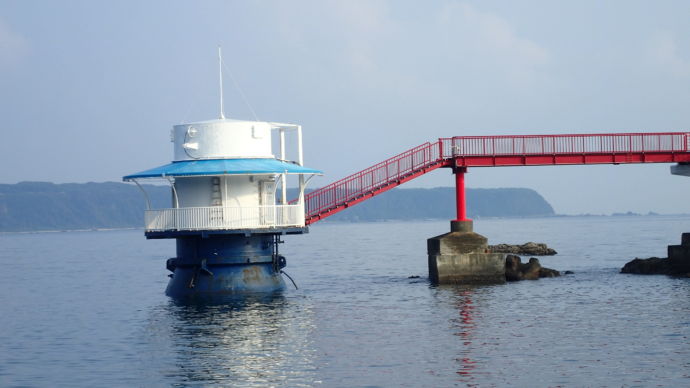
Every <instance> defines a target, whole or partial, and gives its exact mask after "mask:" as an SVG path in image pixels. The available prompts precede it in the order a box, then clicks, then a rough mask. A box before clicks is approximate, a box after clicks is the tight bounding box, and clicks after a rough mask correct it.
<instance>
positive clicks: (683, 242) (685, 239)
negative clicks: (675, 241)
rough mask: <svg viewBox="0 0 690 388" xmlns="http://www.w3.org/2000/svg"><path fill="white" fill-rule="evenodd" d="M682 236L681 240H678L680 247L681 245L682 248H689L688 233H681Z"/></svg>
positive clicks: (689, 238) (689, 237) (689, 234)
mask: <svg viewBox="0 0 690 388" xmlns="http://www.w3.org/2000/svg"><path fill="white" fill-rule="evenodd" d="M682 236H683V237H681V239H680V241H681V242H680V245H683V246H686V247H687V246H690V233H683V235H682Z"/></svg>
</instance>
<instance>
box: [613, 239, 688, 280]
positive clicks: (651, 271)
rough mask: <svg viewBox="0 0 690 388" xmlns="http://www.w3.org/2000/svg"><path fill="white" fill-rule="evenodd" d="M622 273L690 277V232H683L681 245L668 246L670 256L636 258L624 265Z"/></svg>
mask: <svg viewBox="0 0 690 388" xmlns="http://www.w3.org/2000/svg"><path fill="white" fill-rule="evenodd" d="M621 273H632V274H641V275H671V276H684V277H690V233H683V236H682V238H681V244H680V245H669V246H668V258H666V257H663V258H660V257H650V258H649V259H639V258H635V259H634V260H632V261H629V262H628V263H626V264H625V266H623V268H622V269H621Z"/></svg>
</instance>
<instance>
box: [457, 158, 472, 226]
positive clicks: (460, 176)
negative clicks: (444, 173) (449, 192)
mask: <svg viewBox="0 0 690 388" xmlns="http://www.w3.org/2000/svg"><path fill="white" fill-rule="evenodd" d="M466 173H467V167H455V168H454V169H453V174H455V208H456V213H457V218H456V219H455V221H472V220H470V219H468V218H467V200H466V196H465V174H466Z"/></svg>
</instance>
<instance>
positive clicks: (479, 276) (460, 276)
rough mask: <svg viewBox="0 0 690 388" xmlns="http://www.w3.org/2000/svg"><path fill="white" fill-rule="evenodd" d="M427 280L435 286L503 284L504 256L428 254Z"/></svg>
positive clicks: (492, 254)
mask: <svg viewBox="0 0 690 388" xmlns="http://www.w3.org/2000/svg"><path fill="white" fill-rule="evenodd" d="M429 278H430V279H431V281H432V282H433V283H436V284H497V283H499V284H500V283H505V281H506V274H505V255H504V254H502V253H458V254H437V255H431V254H430V255H429Z"/></svg>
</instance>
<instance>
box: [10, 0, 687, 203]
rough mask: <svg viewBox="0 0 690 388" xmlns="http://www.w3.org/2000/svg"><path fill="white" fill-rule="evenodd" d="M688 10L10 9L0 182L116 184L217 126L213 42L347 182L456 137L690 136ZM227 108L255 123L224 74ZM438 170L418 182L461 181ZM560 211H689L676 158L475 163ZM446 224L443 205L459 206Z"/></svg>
mask: <svg viewBox="0 0 690 388" xmlns="http://www.w3.org/2000/svg"><path fill="white" fill-rule="evenodd" d="M688 20H690V2H688V1H685V0H683V1H655V2H652V1H616V2H613V1H608V2H606V1H601V0H596V1H582V0H578V1H571V2H564V1H546V0H545V1H519V2H517V1H515V2H507V1H486V0H484V1H401V0H392V1H352V0H348V1H323V0H321V1H256V2H249V1H195V2H192V1H188V2H180V1H168V0H165V1H121V0H119V1H111V2H108V3H106V2H101V1H69V2H48V1H45V2H38V1H7V0H4V1H2V2H0V120H1V121H0V130H1V131H2V141H1V142H0V152H2V158H1V159H0V160H1V161H2V164H1V167H0V182H2V183H14V182H18V181H24V180H33V181H38V180H40V181H54V182H87V181H117V180H120V178H121V177H122V176H123V175H126V174H129V173H132V172H136V171H141V170H144V169H147V168H150V167H155V166H158V165H161V164H164V163H167V162H169V161H170V160H171V158H172V144H171V143H170V142H169V130H170V127H171V126H172V125H173V124H178V123H180V122H184V121H196V120H205V119H212V118H216V116H217V115H218V107H217V105H218V104H217V98H218V97H217V95H218V92H217V68H216V66H217V63H216V46H217V45H218V44H220V45H222V46H223V50H224V57H225V61H226V62H227V64H228V65H229V66H230V68H231V69H232V72H233V73H234V76H235V79H236V80H237V82H238V83H239V85H240V86H241V87H242V89H243V90H244V92H245V94H246V96H247V99H248V100H249V102H250V103H251V105H252V106H253V108H254V110H255V111H256V113H257V115H258V117H259V118H260V119H262V120H270V121H282V122H294V123H299V124H302V125H303V127H304V143H305V161H306V164H307V165H308V166H310V167H314V168H318V169H321V170H323V171H324V172H325V174H326V176H325V177H324V178H322V179H321V180H319V181H318V182H316V186H319V185H323V184H326V183H328V182H330V181H333V180H336V179H339V178H341V177H343V176H344V175H346V174H349V173H352V172H355V171H358V170H360V169H362V168H365V167H368V166H369V165H372V164H374V163H376V162H379V161H381V160H383V159H385V158H387V157H389V156H392V155H394V154H397V153H399V152H402V151H404V150H406V149H408V148H411V147H413V146H415V145H418V144H420V143H423V142H425V141H433V140H435V139H437V138H438V137H445V136H453V135H489V134H541V133H586V132H623V131H690V23H688ZM225 86H226V103H225V112H226V115H227V116H230V117H233V118H246V119H251V118H252V115H251V113H250V111H249V109H248V108H247V107H246V105H245V104H244V103H243V101H242V98H241V96H240V94H239V93H238V92H237V91H236V90H235V89H234V87H233V84H232V82H231V81H230V80H229V79H226V82H225ZM452 184H453V180H452V176H451V173H450V171H449V170H446V169H443V170H438V171H436V172H434V173H432V174H429V175H427V176H425V177H422V178H420V179H419V180H417V181H413V182H411V183H409V184H407V187H415V186H417V187H434V186H451V185H452ZM467 184H468V186H469V187H529V188H534V189H536V190H538V191H539V192H540V193H541V194H542V195H544V197H546V199H547V200H548V201H550V202H551V203H552V204H553V206H554V207H555V209H556V211H557V212H559V213H584V212H591V213H609V212H615V211H627V210H633V211H639V212H647V211H650V210H651V211H657V212H666V213H668V212H685V213H690V178H685V177H678V176H672V175H670V173H669V165H667V164H659V165H632V166H577V167H521V168H514V167H513V168H475V169H472V170H470V173H469V175H468V176H467ZM449 216H452V215H449Z"/></svg>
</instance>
